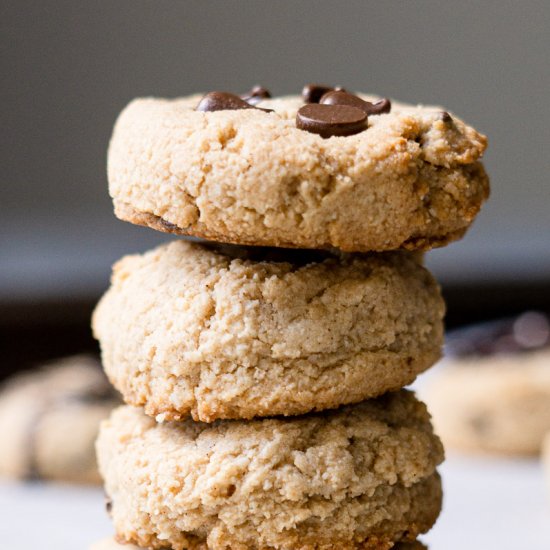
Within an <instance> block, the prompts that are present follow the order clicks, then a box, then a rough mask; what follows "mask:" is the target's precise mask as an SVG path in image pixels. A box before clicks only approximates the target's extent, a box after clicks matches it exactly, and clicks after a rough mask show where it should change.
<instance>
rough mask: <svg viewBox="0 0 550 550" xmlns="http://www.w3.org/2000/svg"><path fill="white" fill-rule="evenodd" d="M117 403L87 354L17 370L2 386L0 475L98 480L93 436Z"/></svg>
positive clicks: (94, 437) (75, 480)
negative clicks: (41, 366) (21, 373)
mask: <svg viewBox="0 0 550 550" xmlns="http://www.w3.org/2000/svg"><path fill="white" fill-rule="evenodd" d="M118 403H119V400H118V398H117V397H116V395H115V394H114V391H113V390H112V388H111V386H110V385H109V383H108V381H107V379H106V378H105V376H104V375H103V373H102V371H101V368H100V365H99V362H98V361H97V360H95V359H92V358H90V357H86V356H75V357H70V358H66V359H64V360H60V361H58V362H56V363H53V364H51V365H49V366H47V367H45V368H44V369H41V370H38V371H34V372H29V373H27V374H23V375H19V376H15V377H14V378H13V379H11V380H10V381H8V382H7V383H6V384H5V385H4V387H3V388H2V389H1V390H0V433H1V434H2V444H1V445H0V476H5V477H13V478H19V479H37V478H44V479H51V480H58V481H69V482H74V483H100V481H101V479H100V477H99V474H98V472H97V466H96V459H95V452H94V441H95V439H96V437H97V433H98V430H99V423H100V422H101V420H103V419H104V418H106V417H107V416H108V415H109V413H110V412H111V410H112V409H113V408H114V407H115V406H116V405H117V404H118Z"/></svg>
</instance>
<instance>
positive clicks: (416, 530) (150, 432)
mask: <svg viewBox="0 0 550 550" xmlns="http://www.w3.org/2000/svg"><path fill="white" fill-rule="evenodd" d="M97 452H98V461H99V467H100V471H101V473H102V475H103V477H104V479H105V490H106V493H107V494H108V495H109V497H110V499H111V502H112V506H111V516H112V519H113V523H114V527H115V530H116V533H117V537H118V539H119V540H120V541H125V542H130V543H133V544H137V545H138V546H144V547H149V548H163V547H166V546H168V547H170V548H173V549H178V550H183V549H185V548H189V549H191V548H195V549H198V548H209V549H211V550H221V549H226V548H231V549H232V550H254V549H257V550H259V549H262V550H267V549H270V548H277V549H281V550H287V549H288V550H290V549H294V548H300V549H301V550H314V549H315V550H329V549H333V548H339V549H342V550H346V549H355V548H363V549H369V548H376V549H389V548H391V546H392V545H393V543H394V542H396V541H401V540H403V541H407V540H410V541H412V540H415V539H416V537H417V535H418V534H420V533H423V532H426V531H427V530H428V529H429V528H430V527H431V526H432V525H433V523H434V522H435V520H436V518H437V516H438V514H439V512H440V509H441V483H440V478H439V476H438V474H437V471H436V466H437V465H438V464H439V463H440V462H441V461H442V460H443V448H442V446H441V443H440V441H439V439H438V438H437V436H435V435H434V434H433V431H432V428H431V425H430V418H429V415H428V413H427V411H426V407H425V406H424V405H423V404H422V403H421V402H419V401H418V400H417V399H416V398H415V397H414V395H413V394H412V393H411V392H408V391H406V390H400V391H399V392H395V393H388V394H386V395H384V396H382V397H380V398H377V399H372V400H369V401H364V402H363V403H360V404H357V405H350V406H347V407H342V408H340V409H338V410H335V411H328V412H326V411H325V412H322V413H315V414H309V415H306V416H299V417H293V418H270V419H257V420H250V421H235V420H233V421H231V420H229V421H228V420H220V421H217V422H216V423H214V424H205V423H199V422H194V421H192V420H191V419H187V420H184V421H180V422H168V423H160V424H159V423H156V422H155V421H154V420H153V419H151V418H150V417H148V416H146V415H144V414H143V412H142V411H141V410H140V409H138V408H133V407H130V406H124V407H121V408H119V409H117V410H116V411H114V413H113V414H112V415H111V418H110V419H109V420H108V421H105V422H104V423H103V424H102V426H101V430H100V435H99V438H98V441H97Z"/></svg>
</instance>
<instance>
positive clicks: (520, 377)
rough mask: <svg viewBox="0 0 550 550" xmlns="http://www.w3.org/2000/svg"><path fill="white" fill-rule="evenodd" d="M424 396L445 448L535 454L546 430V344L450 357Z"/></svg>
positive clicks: (549, 403)
mask: <svg viewBox="0 0 550 550" xmlns="http://www.w3.org/2000/svg"><path fill="white" fill-rule="evenodd" d="M422 396H423V397H424V398H425V399H426V402H427V403H428V406H429V409H430V412H431V413H432V414H433V417H434V424H435V427H436V431H437V433H438V434H439V435H440V436H441V438H442V439H443V442H444V443H445V444H446V445H448V446H449V447H455V448H458V449H463V450H469V451H490V452H497V453H503V454H537V453H539V452H540V450H541V444H542V439H543V437H544V434H545V433H546V432H548V431H550V348H547V349H546V350H539V351H534V352H523V353H503V354H498V355H491V356H485V357H471V358H456V359H448V360H446V364H445V366H442V367H441V368H440V369H438V373H437V375H434V378H433V380H432V381H431V384H430V385H429V386H428V387H427V388H426V391H425V392H424V393H423V394H422Z"/></svg>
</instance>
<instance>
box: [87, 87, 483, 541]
mask: <svg viewBox="0 0 550 550" xmlns="http://www.w3.org/2000/svg"><path fill="white" fill-rule="evenodd" d="M485 145H486V143H485V138H484V137H483V136H481V135H480V134H478V133H477V132H476V131H475V130H474V129H472V128H471V127H469V126H466V125H465V124H464V123H463V122H462V121H460V120H459V119H457V118H456V117H454V116H451V115H449V114H448V113H447V112H442V111H441V110H440V109H437V108H425V107H424V108H423V107H411V106H406V105H402V104H394V105H391V103H390V101H389V100H385V99H383V100H379V99H378V98H372V97H369V96H364V95H353V94H350V93H348V92H346V91H345V90H343V89H341V88H338V89H333V88H328V87H322V86H316V85H310V86H306V87H305V88H304V92H303V94H302V97H283V98H280V99H272V98H271V97H270V94H269V92H268V91H267V90H266V89H264V88H260V87H256V88H254V89H253V90H251V92H249V93H248V94H246V95H244V96H241V97H239V96H235V95H232V94H228V93H221V92H213V93H210V94H207V95H206V96H204V97H202V98H201V97H199V96H193V97H189V98H184V99H178V100H171V101H167V100H158V99H140V100H136V101H134V102H133V103H131V104H130V105H129V106H128V107H127V108H126V109H125V110H124V112H123V113H122V114H121V115H120V118H119V120H118V122H117V124H116V127H115V131H114V134H113V138H112V141H111V145H110V150H109V185H110V192H111V196H112V197H113V200H114V205H115V212H116V214H117V216H118V217H119V218H121V219H123V220H127V221H130V222H132V223H137V224H140V225H147V226H149V227H152V228H154V229H157V230H161V231H165V232H169V233H174V234H180V235H190V236H193V237H200V238H202V239H208V240H209V242H206V241H200V242H190V241H188V240H175V241H172V242H170V243H168V244H165V245H163V246H160V247H159V248H157V249H155V250H152V251H150V252H148V253H146V254H144V255H139V256H137V255H136V256H128V257H126V258H123V259H122V260H121V261H119V262H118V263H117V264H116V265H115V267H114V273H113V277H112V285H111V288H110V289H109V290H108V292H107V293H106V294H105V296H104V297H103V298H102V300H101V301H100V303H99V305H98V307H97V309H96V311H95V313H94V318H93V327H94V332H95V335H96V337H97V338H98V339H99V341H100V344H101V349H102V357H103V364H104V367H105V370H106V372H107V375H108V376H109V379H110V380H111V382H112V383H113V384H114V386H115V387H116V388H117V389H118V390H119V391H120V392H121V394H122V396H123V398H124V400H125V401H126V403H127V404H128V405H127V406H123V407H121V408H119V409H118V410H116V411H115V412H114V413H113V414H112V416H111V418H110V420H108V421H106V422H104V424H103V426H102V429H101V434H100V437H99V440H98V443H97V451H98V459H99V464H100V470H101V473H102V475H103V477H104V480H105V489H106V493H107V495H108V499H109V500H108V508H109V511H110V513H111V516H112V519H113V522H114V526H115V530H116V538H117V540H118V541H119V542H125V543H132V544H136V545H138V546H140V547H143V548H169V549H173V550H183V549H199V548H200V549H207V548H208V549H216V550H222V549H231V550H254V549H256V550H268V549H281V550H293V549H301V550H314V549H318V550H322V549H326V550H329V549H359V548H363V549H367V548H373V549H375V548H376V549H389V548H392V547H394V545H400V544H404V543H406V542H412V541H414V540H415V539H416V537H417V535H419V534H421V533H424V532H426V531H427V530H429V529H430V527H431V526H432V525H433V523H434V522H435V520H436V518H437V516H438V514H439V512H440V509H441V498H442V493H441V482H440V478H439V475H438V473H437V471H436V467H437V465H438V464H439V463H440V462H441V461H442V459H443V449H442V446H441V443H440V441H439V439H438V438H437V436H435V435H434V433H433V430H432V427H431V424H430V417H429V415H428V413H427V410H426V407H425V406H424V405H423V404H422V403H421V402H420V401H418V400H417V399H416V397H415V396H414V394H412V393H411V392H409V391H406V390H403V389H401V388H402V387H403V386H405V385H407V384H410V383H411V382H412V381H413V380H414V379H415V377H416V376H417V375H418V374H419V373H421V372H422V371H424V370H426V369H427V368H429V367H430V366H432V365H433V364H434V363H435V362H436V360H437V359H438V358H439V356H440V350H441V346H442V340H443V315H444V304H443V301H442V298H441V296H440V293H439V289H438V286H437V284H436V282H435V281H434V279H433V278H432V276H431V275H430V273H428V271H427V270H426V269H425V268H424V267H422V265H421V254H418V253H416V252H415V251H422V250H427V249H429V248H431V247H434V246H441V245H444V244H446V243H447V242H449V241H452V240H454V239H457V238H458V237H460V236H461V235H462V234H463V233H464V232H465V231H466V229H467V227H468V226H469V224H470V223H471V222H472V220H473V218H474V217H475V215H476V214H477V212H478V210H479V208H480V206H481V204H482V202H483V201H484V199H485V198H486V197H487V194H488V180H487V177H486V174H485V172H484V170H483V167H482V165H481V164H480V163H479V161H478V159H479V158H480V156H481V154H482V153H483V150H484V149H485ZM113 544H115V543H113ZM395 547H399V546H395ZM102 548H104V546H102Z"/></svg>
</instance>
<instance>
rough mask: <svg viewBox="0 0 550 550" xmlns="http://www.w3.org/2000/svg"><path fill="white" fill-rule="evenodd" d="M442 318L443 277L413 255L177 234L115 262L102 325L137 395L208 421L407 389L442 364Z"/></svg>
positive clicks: (147, 403)
mask: <svg viewBox="0 0 550 550" xmlns="http://www.w3.org/2000/svg"><path fill="white" fill-rule="evenodd" d="M443 314H444V304H443V300H442V298H441V296H440V293H439V289H438V286H437V284H436V282H435V281H434V279H433V278H432V277H431V275H430V274H429V273H428V272H427V270H425V269H424V268H423V267H422V266H420V265H419V264H418V263H417V261H415V259H414V258H412V257H411V254H410V253H407V252H394V253H385V254H371V255H347V254H330V253H326V252H320V251H299V250H282V249H267V250H266V249H257V248H253V249H242V248H240V247H234V246H225V247H217V246H210V245H204V244H203V245H201V244H196V243H189V242H186V241H183V240H180V241H174V242H171V243H169V244H166V245H162V246H160V247H158V248H156V249H154V250H152V251H150V252H148V253H146V254H144V255H142V256H128V257H126V258H124V259H122V260H121V261H120V262H118V263H117V264H116V265H115V267H114V271H113V276H112V284H111V288H110V289H109V290H108V292H107V293H106V294H105V296H104V297H103V298H102V299H101V301H100V303H99V304H98V306H97V308H96V311H95V313H94V316H93V323H92V324H93V329H94V334H95V336H96V337H97V338H98V339H99V341H100V345H101V349H102V358H103V365H104V367H105V370H106V372H107V374H108V376H109V378H110V380H111V381H112V382H113V384H114V385H115V387H116V388H117V389H118V390H119V391H121V393H122V394H123V396H124V399H125V400H126V402H127V403H130V404H133V405H144V407H145V410H146V412H147V414H150V415H152V416H156V415H160V418H162V419H177V418H181V417H184V416H186V415H189V414H192V416H193V417H194V418H195V419H197V420H202V421H206V422H211V421H213V420H216V419H218V418H252V417H255V416H273V415H295V414H302V413H306V412H308V411H311V410H323V409H327V408H334V407H338V406H340V405H342V404H346V403H352V402H357V401H362V400H363V399H367V398H370V397H374V396H376V395H380V394H382V393H384V392H386V391H389V390H395V389H399V388H401V387H403V386H405V385H407V384H409V383H411V382H412V381H413V380H414V378H415V377H416V375H417V374H418V373H420V372H422V371H424V370H425V369H427V368H428V367H430V366H431V365H432V364H433V363H435V361H436V360H437V359H438V358H439V356H440V349H441V345H442V339H443Z"/></svg>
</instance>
